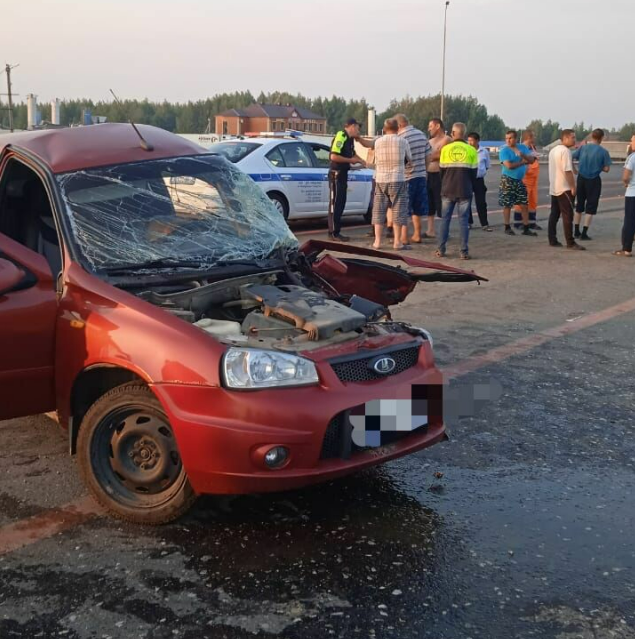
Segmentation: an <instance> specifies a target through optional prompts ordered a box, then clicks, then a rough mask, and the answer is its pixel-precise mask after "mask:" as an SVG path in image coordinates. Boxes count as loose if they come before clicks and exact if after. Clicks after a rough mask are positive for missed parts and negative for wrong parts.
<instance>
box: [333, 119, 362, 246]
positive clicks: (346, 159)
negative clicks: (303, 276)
mask: <svg viewBox="0 0 635 639" xmlns="http://www.w3.org/2000/svg"><path fill="white" fill-rule="evenodd" d="M359 130H360V124H359V122H358V121H357V120H356V119H355V118H350V119H349V120H347V121H346V124H345V125H344V128H343V129H342V130H341V131H338V132H337V133H336V134H335V137H334V138H333V142H332V143H331V155H330V160H331V165H330V170H329V188H330V191H331V196H330V198H329V239H330V240H332V241H333V242H348V240H349V238H348V237H346V236H345V235H341V233H340V231H341V230H342V213H344V207H345V206H346V192H347V190H348V171H349V169H350V168H351V165H352V164H359V165H361V166H364V160H362V158H360V157H359V156H358V155H357V154H356V153H355V140H358V141H359V142H360V143H361V144H362V145H364V146H372V145H371V143H368V142H366V141H364V140H361V139H360V134H359Z"/></svg>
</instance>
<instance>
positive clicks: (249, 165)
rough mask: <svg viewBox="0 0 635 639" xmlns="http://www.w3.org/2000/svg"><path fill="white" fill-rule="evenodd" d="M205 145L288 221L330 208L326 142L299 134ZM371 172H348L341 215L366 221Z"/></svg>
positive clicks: (368, 215) (364, 170)
mask: <svg viewBox="0 0 635 639" xmlns="http://www.w3.org/2000/svg"><path fill="white" fill-rule="evenodd" d="M208 149H209V150H210V151H212V152H214V153H220V154H222V155H224V156H225V157H226V158H227V159H228V160H229V161H230V162H233V163H234V164H236V166H238V167H239V168H240V169H241V170H243V171H244V172H245V173H247V174H249V176H250V177H251V178H253V180H254V181H255V182H256V183H257V184H258V186H260V188H261V189H262V190H263V191H264V192H265V193H266V194H267V195H268V196H269V197H270V198H271V200H272V201H273V203H274V204H275V205H276V207H277V208H278V210H279V211H280V213H282V215H284V217H285V219H287V220H298V219H303V218H311V217H321V216H325V215H328V210H329V182H328V172H329V155H330V148H329V146H328V145H327V144H322V143H319V142H314V141H308V140H307V141H303V140H301V139H299V138H293V137H285V138H277V137H256V138H245V139H235V140H226V141H223V142H218V143H216V144H212V145H211V146H210V147H208ZM372 180H373V172H372V171H371V170H369V169H359V170H351V171H350V172H349V176H348V198H347V201H346V209H345V210H344V215H363V216H365V218H366V221H370V207H371V193H372Z"/></svg>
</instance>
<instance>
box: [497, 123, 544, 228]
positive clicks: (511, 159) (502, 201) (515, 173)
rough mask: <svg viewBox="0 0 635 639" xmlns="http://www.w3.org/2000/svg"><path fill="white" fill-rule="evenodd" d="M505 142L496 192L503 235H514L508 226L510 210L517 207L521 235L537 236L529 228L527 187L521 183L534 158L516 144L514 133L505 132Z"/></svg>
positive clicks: (500, 157)
mask: <svg viewBox="0 0 635 639" xmlns="http://www.w3.org/2000/svg"><path fill="white" fill-rule="evenodd" d="M505 142H506V146H504V147H502V148H501V150H500V153H499V156H498V157H499V159H500V162H501V164H502V167H503V174H502V175H501V181H500V189H499V191H498V204H499V206H501V207H502V208H503V220H504V222H505V233H506V234H507V235H516V233H515V232H514V231H513V230H512V227H511V225H510V217H511V211H512V208H513V207H514V206H516V205H519V206H520V212H521V215H522V220H523V231H522V235H531V236H534V237H535V236H537V235H538V234H537V233H535V232H534V231H532V230H531V229H530V228H529V209H528V207H527V203H528V199H527V187H526V186H525V184H524V183H523V178H524V177H525V173H526V171H527V165H528V164H533V163H534V162H535V161H536V158H535V156H534V155H532V154H531V152H530V150H529V149H528V148H527V147H526V146H525V145H524V144H518V134H517V133H516V131H507V133H506V134H505Z"/></svg>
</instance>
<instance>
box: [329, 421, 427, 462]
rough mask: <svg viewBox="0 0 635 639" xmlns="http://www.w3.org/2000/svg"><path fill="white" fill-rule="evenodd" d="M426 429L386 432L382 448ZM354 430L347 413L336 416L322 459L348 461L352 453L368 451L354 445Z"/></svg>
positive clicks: (366, 448) (383, 434)
mask: <svg viewBox="0 0 635 639" xmlns="http://www.w3.org/2000/svg"><path fill="white" fill-rule="evenodd" d="M425 428H427V425H426V426H420V427H419V428H417V429H415V430H412V431H400V432H397V431H394V432H389V431H384V432H383V433H382V437H381V441H382V446H386V445H388V444H394V443H395V442H397V441H399V440H401V439H404V438H405V437H409V436H410V435H412V434H414V433H419V432H421V431H422V430H423V429H425ZM352 430H353V429H352V427H351V424H350V422H349V420H348V417H347V413H340V414H339V415H336V416H335V417H334V418H333V419H332V420H331V421H330V422H329V425H328V427H327V429H326V433H325V434H324V440H323V441H322V452H321V454H320V459H348V458H349V457H350V456H351V453H356V452H360V451H362V450H368V447H365V448H362V447H361V446H357V445H356V444H354V443H353V440H352V437H351V432H352Z"/></svg>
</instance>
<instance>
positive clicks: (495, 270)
mask: <svg viewBox="0 0 635 639" xmlns="http://www.w3.org/2000/svg"><path fill="white" fill-rule="evenodd" d="M605 184H606V183H605ZM607 190H608V189H605V192H606V191H607ZM609 193H610V192H609ZM622 205H623V204H622V201H620V200H607V201H606V202H605V203H604V204H603V206H602V208H601V211H600V213H599V215H598V218H597V220H596V222H595V224H594V226H593V228H592V236H593V237H594V240H593V241H592V242H589V243H588V249H589V250H588V251H586V252H584V253H583V252H570V251H567V250H566V249H552V248H550V247H549V246H548V245H547V242H546V237H545V233H544V232H542V233H541V237H539V238H526V237H520V236H517V237H513V238H510V237H507V236H504V235H503V234H502V233H501V232H500V230H498V229H497V230H496V231H495V232H494V233H483V232H481V231H474V232H473V233H472V235H471V247H470V252H471V253H472V254H473V255H474V257H475V259H474V261H473V262H472V263H471V264H470V266H471V267H472V268H474V269H475V270H477V271H478V272H479V273H480V274H481V275H483V276H485V277H487V278H489V282H486V283H484V284H482V285H480V286H478V285H476V284H474V285H472V284H426V285H419V287H418V288H417V290H416V291H415V292H414V293H413V294H412V295H411V296H410V297H409V298H408V299H407V300H406V302H404V303H403V304H402V305H401V306H400V307H399V308H398V309H397V310H396V313H395V315H396V316H397V317H398V318H400V319H403V320H408V321H412V322H414V323H417V324H418V325H421V326H424V327H426V328H427V329H429V330H430V331H432V333H433V335H434V337H435V351H436V354H437V358H438V360H439V362H440V364H441V365H442V367H444V368H446V369H447V370H448V371H449V372H450V373H451V374H452V375H454V378H453V380H452V382H451V384H450V388H449V391H448V392H449V396H450V397H451V398H454V399H451V401H449V402H448V406H447V411H448V415H449V418H448V422H449V432H450V436H451V440H450V441H449V442H447V443H444V444H439V445H437V446H435V447H433V448H431V449H428V450H427V451H422V452H420V453H418V454H415V455H412V456H410V457H406V458H403V459H401V460H399V461H396V462H392V463H389V464H387V465H385V466H383V467H381V468H379V469H375V470H371V471H368V472H364V473H361V474H359V475H357V476H353V477H350V478H348V479H344V480H340V481H336V482H332V483H329V484H326V485H324V486H319V487H315V488H311V489H308V490H300V491H295V492H290V493H286V494H280V495H268V496H250V497H238V498H222V499H217V498H205V499H202V500H200V502H199V503H198V504H197V506H196V507H195V509H194V511H193V512H192V513H191V514H190V515H188V516H187V517H186V518H185V519H183V520H182V521H180V522H178V523H175V524H172V525H170V526H167V527H163V528H157V529H144V528H138V527H133V526H129V525H124V524H121V523H119V522H117V521H114V520H112V519H108V518H106V517H103V516H100V515H99V514H97V515H96V516H94V517H81V516H78V517H77V519H76V520H73V519H72V518H71V519H70V521H69V520H68V518H66V519H65V524H64V526H60V527H59V528H56V526H57V523H56V522H58V523H59V513H58V511H56V510H55V509H56V508H59V507H62V506H64V505H65V504H68V503H75V504H78V503H79V504H85V503H86V502H82V501H81V500H82V498H83V495H84V491H83V489H82V487H81V485H80V483H79V479H78V476H77V471H76V468H75V463H74V461H73V460H72V459H70V458H68V457H67V456H66V441H65V439H64V437H62V436H61V434H60V432H59V430H58V427H57V425H56V424H55V423H54V422H53V421H52V420H50V419H49V418H47V417H45V416H41V417H34V418H30V419H23V420H14V421H9V422H4V423H0V459H1V462H0V469H1V470H0V472H1V475H0V477H1V479H0V512H1V514H0V637H2V639H9V638H24V639H32V638H34V637H44V638H47V639H48V638H49V637H68V638H73V639H88V638H92V637H100V638H101V637H110V638H111V639H124V638H125V639H130V638H133V637H139V638H145V639H164V638H166V639H167V638H168V637H170V638H174V637H180V638H188V639H203V638H209V639H212V638H213V639H218V638H228V639H229V638H245V637H253V636H254V635H256V634H257V635H258V636H261V637H276V636H279V637H284V638H289V639H291V638H296V637H297V638H302V639H309V638H310V639H312V638H316V639H317V638H319V639H323V638H324V637H342V638H344V637H345V638H347V639H348V638H351V637H370V638H377V639H379V638H383V637H390V638H393V637H394V638H395V639H411V638H412V639H414V638H430V639H467V638H470V637H471V638H477V637H479V638H483V639H510V638H511V637H514V638H515V637H522V638H531V637H536V638H540V639H604V638H608V637H614V638H618V639H629V638H635V603H634V602H635V578H634V576H633V575H634V571H635V546H634V545H633V530H634V513H635V473H634V467H635V466H634V465H635V438H633V436H632V434H633V427H634V426H635V420H634V419H633V405H634V403H635V389H634V387H633V376H632V373H631V369H632V354H633V343H634V342H635V321H634V320H635V299H634V296H635V292H634V291H635V289H634V287H633V279H634V276H635V270H634V269H635V261H633V260H628V259H623V258H615V257H612V256H611V255H610V251H611V250H612V249H614V248H615V247H616V246H618V242H617V238H618V237H619V231H620V226H621V210H620V209H621V206H622ZM353 234H354V235H355V239H358V240H360V241H362V235H361V234H362V230H361V229H360V230H354V231H353ZM455 235H456V233H455ZM433 249H434V247H433V246H432V245H431V244H424V245H422V246H420V247H417V248H415V250H414V251H413V254H414V255H419V256H422V257H426V256H429V255H430V254H431V252H432V251H433ZM453 255H454V256H456V255H457V247H456V240H455V238H454V237H453V239H452V240H451V242H450V247H449V258H448V260H449V262H450V263H454V264H456V263H458V260H456V259H453V258H452V256H453ZM475 394H478V396H480V397H482V396H486V395H488V394H489V396H490V397H491V399H490V400H488V401H482V402H477V404H478V405H477V406H476V407H473V406H470V405H469V404H470V402H469V401H468V399H469V397H470V396H473V395H475ZM440 473H442V476H439V474H440ZM78 500H79V501H78ZM88 510H89V511H90V507H88ZM56 513H57V514H56ZM33 516H35V519H29V518H30V517H33ZM33 522H35V523H33Z"/></svg>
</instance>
